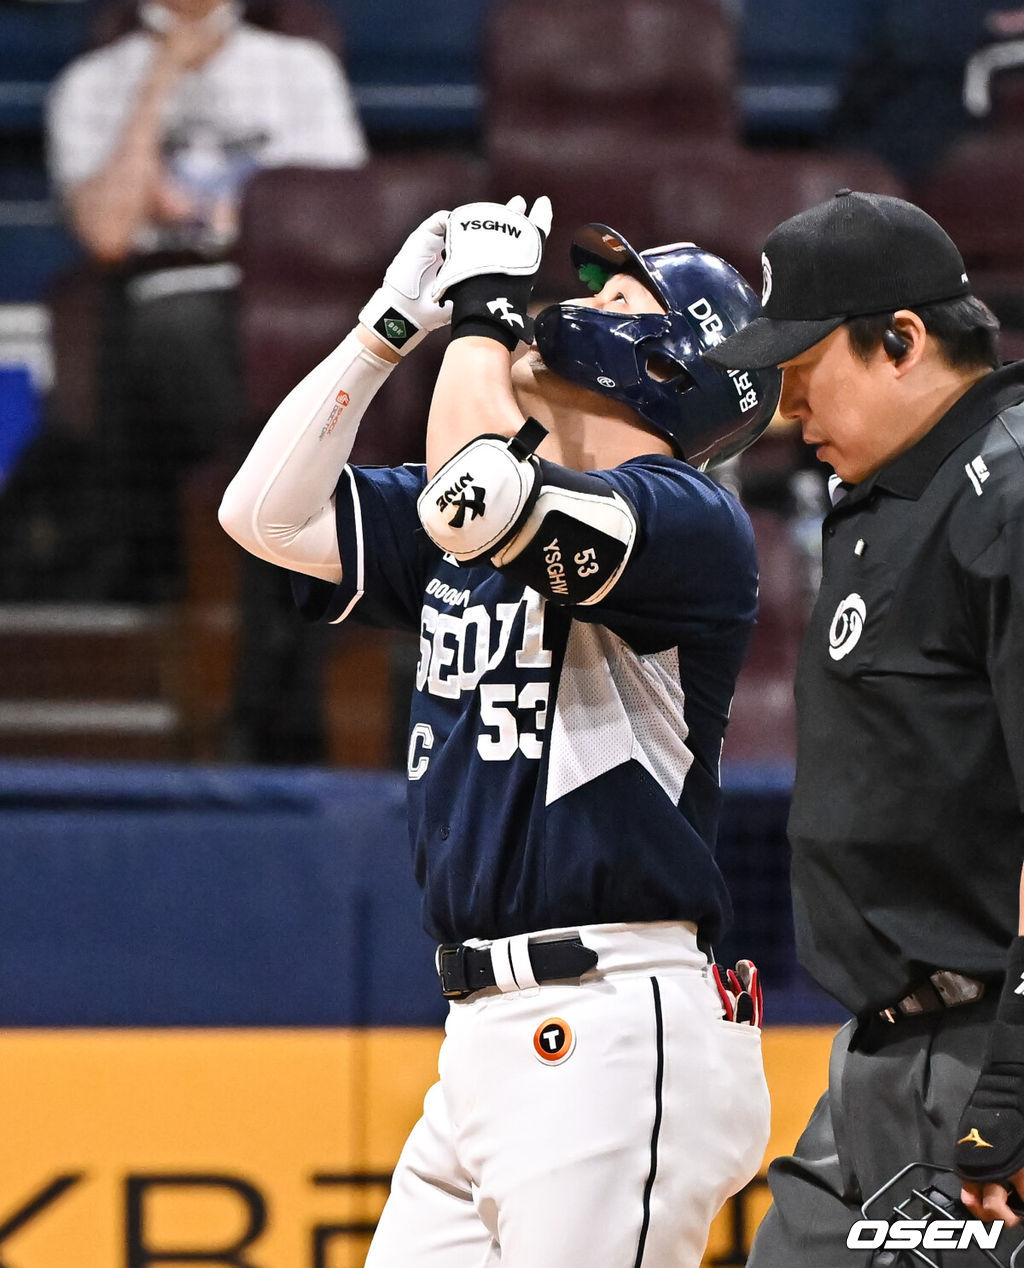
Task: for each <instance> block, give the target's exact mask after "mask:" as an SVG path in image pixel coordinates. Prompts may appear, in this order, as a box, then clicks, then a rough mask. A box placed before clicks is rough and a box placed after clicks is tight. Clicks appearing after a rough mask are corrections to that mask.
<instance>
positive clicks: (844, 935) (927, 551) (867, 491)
mask: <svg viewBox="0 0 1024 1268" xmlns="http://www.w3.org/2000/svg"><path fill="white" fill-rule="evenodd" d="M762 260H763V264H764V284H765V289H764V296H763V302H764V309H765V315H764V316H763V317H761V318H759V319H758V320H755V321H754V322H753V323H751V324H750V325H749V326H747V327H746V328H745V329H743V330H741V331H739V332H738V333H737V334H734V335H732V336H731V337H730V338H728V339H726V340H725V341H724V342H723V343H721V344H719V345H718V346H717V347H716V348H714V349H713V350H712V351H710V352H708V353H706V354H705V355H706V358H707V359H708V360H711V361H713V362H714V363H715V364H717V365H720V366H724V367H726V368H728V369H753V368H755V367H763V366H768V365H779V366H781V367H782V369H783V372H784V376H783V389H782V399H781V404H780V409H781V411H782V413H783V414H784V415H785V416H786V417H788V418H791V419H794V420H797V421H799V423H800V424H801V426H802V429H803V438H804V441H805V442H806V443H807V444H809V445H812V446H814V448H815V450H816V452H817V456H818V457H819V459H820V460H821V461H823V462H825V463H827V464H829V465H830V466H831V467H832V468H833V469H834V471H835V478H834V479H833V482H832V483H833V509H832V511H831V512H830V514H829V515H828V516H827V518H826V520H825V523H824V536H823V543H824V578H823V582H822V586H821V590H820V593H819V596H818V599H817V602H816V605H815V608H814V611H813V613H812V616H811V618H810V622H809V625H808V629H807V632H806V636H805V640H804V645H803V650H802V653H801V657H800V662H799V668H798V671H797V683H796V695H797V713H798V748H797V770H796V782H795V787H794V790H793V803H792V810H791V814H790V821H789V834H790V839H791V842H792V850H793V862H792V885H793V901H794V909H795V922H796V930H797V944H798V950H799V955H800V959H801V961H802V963H803V964H804V965H805V966H806V967H807V968H808V970H809V971H810V972H811V974H812V975H813V976H814V977H815V978H816V979H817V981H818V982H820V983H821V985H822V986H824V987H825V989H826V990H828V991H829V992H830V993H831V994H832V995H834V996H835V997H836V999H838V1000H839V1001H840V1002H841V1003H842V1004H844V1005H845V1006H846V1007H847V1008H848V1009H849V1010H850V1011H851V1013H852V1014H853V1015H854V1016H853V1020H852V1021H851V1022H850V1023H849V1024H848V1025H847V1026H845V1027H844V1028H843V1029H842V1030H841V1031H840V1033H839V1035H838V1036H837V1038H836V1041H835V1044H834V1047H833V1052H832V1059H831V1063H830V1071H829V1088H828V1091H827V1093H826V1094H825V1096H824V1097H823V1098H822V1099H821V1101H820V1102H819V1104H818V1106H817V1107H816V1109H815V1111H814V1114H813V1115H812V1117H811V1120H810V1122H809V1124H808V1126H807V1128H806V1130H805V1131H804V1133H803V1135H802V1136H801V1138H800V1140H799V1142H798V1143H797V1146H796V1150H795V1152H794V1154H793V1156H792V1157H785V1158H779V1159H777V1160H776V1161H775V1162H774V1163H773V1164H772V1166H771V1168H770V1171H769V1180H770V1184H771V1190H772V1196H773V1199H774V1202H773V1206H772V1208H771V1210H770V1211H769V1213H768V1215H767V1216H766V1218H765V1220H764V1222H763V1223H762V1225H761V1228H760V1229H759V1231H758V1234H757V1238H756V1240H755V1243H754V1248H753V1252H752V1256H751V1259H750V1261H749V1263H750V1265H751V1266H755V1265H756V1268H783V1266H785V1268H792V1266H793V1265H796V1266H798V1268H799V1266H803V1265H806V1266H807V1268H828V1266H835V1268H838V1266H840V1265H845V1264H853V1263H857V1262H862V1259H857V1258H856V1257H855V1256H852V1255H851V1254H850V1249H849V1247H850V1246H854V1245H863V1244H869V1243H863V1242H859V1241H858V1240H857V1234H856V1233H855V1232H854V1233H852V1234H851V1229H852V1227H853V1225H854V1222H855V1221H857V1220H860V1219H861V1218H862V1216H863V1215H874V1214H876V1213H879V1214H878V1217H879V1218H880V1219H883V1220H886V1219H892V1218H893V1209H894V1207H895V1208H898V1209H899V1211H900V1213H901V1214H904V1215H907V1216H913V1215H924V1214H926V1213H927V1212H926V1211H925V1210H924V1209H922V1208H920V1206H918V1207H915V1205H914V1203H915V1201H917V1200H918V1199H919V1197H920V1192H921V1190H922V1187H927V1186H928V1185H930V1184H931V1183H932V1181H934V1182H935V1183H936V1184H937V1185H938V1190H942V1189H943V1187H944V1188H945V1191H946V1192H948V1193H952V1195H953V1197H954V1200H955V1195H956V1194H957V1192H958V1190H959V1188H960V1181H958V1180H957V1179H956V1175H955V1174H954V1173H956V1172H958V1173H959V1176H960V1177H961V1180H962V1184H963V1192H962V1196H963V1201H964V1202H965V1203H966V1205H967V1207H968V1209H969V1210H970V1212H971V1213H972V1215H974V1216H980V1217H982V1218H984V1219H986V1220H991V1219H994V1218H998V1219H1004V1220H1006V1221H1007V1222H1008V1223H1015V1222H1016V1217H1015V1216H1014V1215H1013V1214H1012V1213H1011V1211H1010V1210H1009V1208H1008V1206H1007V1191H1008V1190H1012V1189H1013V1188H1016V1189H1017V1190H1018V1191H1019V1192H1020V1193H1022V1194H1024V1113H1022V1110H1024V998H1022V994H1024V986H1022V983H1024V938H1022V937H1021V936H1020V933H1021V932H1022V931H1024V925H1021V924H1020V918H1019V899H1018V894H1019V890H1020V875H1021V861H1022V858H1024V814H1022V804H1024V362H1017V363H1009V364H1006V365H1003V366H1000V365H999V359H998V355H997V350H996V337H997V329H998V323H997V321H996V319H995V318H994V317H993V315H992V314H991V313H990V312H989V310H988V309H987V308H986V307H985V305H984V304H982V303H981V302H980V301H979V300H978V299H977V298H975V297H974V296H973V295H972V293H971V288H970V283H969V281H968V277H967V274H966V272H965V270H964V264H963V260H962V259H961V257H960V253H959V252H958V250H957V248H956V247H955V245H954V244H953V242H952V241H951V240H950V238H949V237H948V236H947V235H946V233H945V232H944V231H943V230H942V229H941V228H940V226H939V225H938V224H936V222H935V221H934V220H933V219H932V218H931V217H930V216H928V215H926V214H925V213H924V212H923V211H921V210H920V209H919V208H917V207H915V206H913V205H912V204H910V203H907V202H904V201H902V200H901V199H897V198H889V197H882V196H879V195H875V194H866V193H853V192H851V191H850V190H840V191H839V193H838V194H836V195H835V197H834V198H832V199H829V200H828V201H827V202H825V203H822V204H820V205H818V206H816V207H812V208H810V209H809V210H808V211H804V212H801V213H800V214H799V215H796V216H793V217H792V218H791V219H789V220H786V221H785V222H783V223H782V224H781V225H779V226H778V227H777V228H776V229H775V230H773V232H772V233H771V234H770V235H769V237H768V239H767V242H766V243H765V249H764V255H763V257H762ZM914 1164H917V1165H916V1166H915V1165H914ZM922 1174H923V1177H924V1178H922ZM915 1189H916V1190H917V1191H918V1198H917V1199H915V1197H914V1193H913V1191H914V1190H915ZM938 1190H937V1191H938ZM873 1199H877V1201H875V1203H874V1205H873ZM862 1208H864V1209H863V1210H862ZM955 1214H956V1211H955V1210H954V1215H955ZM965 1214H966V1213H965V1212H964V1211H963V1209H962V1208H960V1209H959V1215H960V1217H963V1216H964V1215H965ZM1000 1237H1001V1239H1003V1240H1005V1242H1006V1243H1007V1244H1009V1243H1016V1241H1017V1240H1018V1238H1019V1234H1016V1233H1011V1232H1009V1231H1007V1230H1004V1232H1003V1233H1002V1234H1001V1235H1000ZM999 1245H1000V1249H1001V1250H1002V1248H1003V1247H1002V1241H1000V1243H999ZM970 1253H973V1252H967V1254H968V1258H964V1259H963V1262H964V1264H965V1265H966V1263H968V1262H973V1261H972V1260H970V1259H969V1255H970ZM883 1260H884V1262H895V1260H894V1259H893V1257H892V1256H891V1255H889V1256H887V1257H886V1256H885V1255H884V1254H883V1257H882V1258H879V1259H876V1261H875V1262H877V1263H881V1262H883ZM951 1262H954V1263H956V1264H959V1263H960V1262H961V1254H960V1253H957V1254H954V1255H953V1256H952V1259H951ZM986 1262H991V1261H988V1260H987V1261H986ZM999 1262H1005V1259H1004V1258H1000V1260H999Z"/></svg>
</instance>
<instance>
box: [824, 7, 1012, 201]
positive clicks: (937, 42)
mask: <svg viewBox="0 0 1024 1268" xmlns="http://www.w3.org/2000/svg"><path fill="white" fill-rule="evenodd" d="M864 30H865V37H864V42H863V47H862V50H861V53H860V55H859V56H858V57H857V58H856V59H855V61H854V63H853V65H852V66H851V68H850V73H849V76H848V79H847V83H846V85H845V89H844V91H843V94H842V98H841V100H840V103H839V106H838V107H837V110H836V113H835V116H834V118H833V121H832V126H831V129H830V134H829V137H828V140H829V141H830V143H831V144H833V145H836V146H841V147H843V148H845V149H859V150H867V151H869V152H871V153H873V154H876V155H878V156H879V157H880V158H882V159H884V160H885V161H886V162H887V163H889V164H890V165H891V166H892V167H893V168H894V169H895V170H896V171H897V172H898V173H899V174H900V175H901V176H903V178H904V179H905V180H907V181H910V182H913V181H916V180H918V179H920V178H921V177H922V176H924V175H925V174H926V173H927V172H928V171H929V170H930V169H931V168H932V167H933V166H934V165H935V163H937V162H938V160H939V159H940V158H941V157H942V155H943V154H944V153H945V151H946V149H947V147H948V146H949V145H950V144H951V143H952V142H953V141H954V140H955V139H956V137H957V136H959V135H960V134H961V133H962V132H963V131H964V130H965V129H966V128H967V127H969V126H970V125H971V118H970V116H969V115H968V113H967V111H966V110H965V108H964V101H963V87H964V68H965V65H966V63H967V60H968V58H969V57H970V56H971V54H972V53H973V52H974V51H975V50H976V49H977V48H979V47H980V46H982V45H986V44H992V43H995V42H997V41H999V40H1003V39H1012V38H1016V37H1018V36H1019V35H1020V34H1021V32H1022V30H1024V7H1022V6H1021V5H1020V4H1019V3H1006V4H999V3H998V0H901V3H899V4H892V3H891V0H865V4H864Z"/></svg>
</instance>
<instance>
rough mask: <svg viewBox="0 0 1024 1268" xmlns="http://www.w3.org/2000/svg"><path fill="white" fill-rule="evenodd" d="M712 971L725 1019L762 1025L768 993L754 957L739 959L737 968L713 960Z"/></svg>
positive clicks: (746, 1024)
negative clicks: (762, 990)
mask: <svg viewBox="0 0 1024 1268" xmlns="http://www.w3.org/2000/svg"><path fill="white" fill-rule="evenodd" d="M711 973H712V976H713V977H714V979H715V985H716V986H717V987H718V997H719V999H720V1000H721V1001H722V1012H723V1014H724V1016H725V1020H726V1021H735V1022H739V1023H740V1025H745V1026H760V1025H761V1019H762V1017H763V1016H764V997H763V995H762V993H761V981H760V978H759V977H758V973H757V965H756V964H755V963H754V962H753V960H737V961H736V967H735V969H725V968H722V966H721V965H719V964H712V966H711Z"/></svg>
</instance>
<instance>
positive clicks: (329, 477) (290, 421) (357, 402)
mask: <svg viewBox="0 0 1024 1268" xmlns="http://www.w3.org/2000/svg"><path fill="white" fill-rule="evenodd" d="M393 369H394V365H393V364H392V363H391V362H390V361H385V360H384V359H383V358H381V357H378V356H377V355H376V354H375V353H373V352H371V351H370V349H369V348H367V347H366V346H365V345H364V344H363V343H361V342H360V341H359V339H358V338H357V337H356V335H355V334H350V335H348V336H347V338H345V339H344V340H343V341H342V342H341V343H340V344H339V345H338V347H337V348H335V349H334V351H333V352H332V353H331V354H330V356H328V357H326V358H325V359H324V360H323V361H321V362H320V364H319V365H318V366H317V367H316V369H315V370H311V371H310V372H309V374H307V375H306V377H305V378H304V379H303V380H302V382H301V383H299V384H298V386H296V387H294V388H292V390H291V391H290V392H289V393H288V395H287V396H286V397H285V398H284V400H283V401H282V402H281V404H280V405H279V406H278V407H277V409H276V410H275V411H274V412H273V414H272V415H271V416H270V419H269V420H268V422H267V425H266V426H265V427H264V428H263V431H262V432H260V435H259V438H258V439H257V441H256V443H255V444H254V445H253V447H252V449H251V450H250V452H249V456H248V457H247V458H246V460H245V462H244V463H243V464H242V466H241V468H240V469H239V471H238V474H237V475H236V476H235V478H234V479H233V480H232V481H231V483H230V484H229V485H228V487H227V490H226V491H225V493H224V497H223V500H222V501H221V504H220V512H219V518H220V522H221V525H222V527H223V528H224V530H225V532H226V533H228V534H229V535H230V536H231V537H233V538H234V539H235V541H236V542H238V543H239V545H241V546H244V547H245V549H246V550H248V551H250V552H251V553H252V554H254V555H258V556H259V557H260V558H261V559H266V560H269V562H270V563H273V564H279V565H280V566H281V567H282V568H289V569H292V570H293V571H295V572H304V573H307V574H308V575H309V576H311V577H319V578H321V579H322V580H324V581H331V582H334V583H335V584H336V583H337V582H339V581H340V580H341V559H340V557H339V554H338V535H337V531H336V529H335V524H334V489H335V486H336V485H337V483H338V478H339V476H340V475H341V472H342V470H343V469H344V467H345V464H346V463H347V462H348V458H349V454H351V452H352V445H353V443H354V442H355V438H356V431H357V429H358V426H359V421H360V419H361V418H362V416H363V414H364V412H365V410H366V407H367V406H368V405H369V404H370V402H371V401H372V400H373V398H374V396H375V395H376V393H377V392H378V390H379V389H380V387H381V385H382V384H383V383H384V380H385V379H386V378H387V377H388V375H389V374H390V372H391V371H392V370H393Z"/></svg>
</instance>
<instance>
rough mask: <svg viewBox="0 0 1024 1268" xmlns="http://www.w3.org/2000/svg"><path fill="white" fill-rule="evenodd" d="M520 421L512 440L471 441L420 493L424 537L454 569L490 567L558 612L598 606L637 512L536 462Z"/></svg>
mask: <svg viewBox="0 0 1024 1268" xmlns="http://www.w3.org/2000/svg"><path fill="white" fill-rule="evenodd" d="M545 435H546V432H545V429H544V428H543V427H542V426H541V425H540V423H538V422H537V421H536V420H535V419H532V418H531V419H527V421H526V423H525V424H524V425H523V427H522V428H521V429H520V431H519V432H518V434H517V435H515V436H514V437H513V438H512V439H511V440H506V439H505V438H504V437H503V436H478V437H477V439H476V440H473V441H470V443H469V444H468V445H466V446H465V447H464V448H462V449H460V450H459V452H458V453H457V454H455V456H454V457H453V458H450V459H449V460H448V461H447V462H446V463H445V464H444V466H443V467H442V468H441V469H440V471H438V473H437V474H436V475H435V476H434V478H433V479H432V480H430V481H428V483H427V484H426V486H425V487H424V489H423V491H422V492H421V493H420V496H419V499H418V502H417V510H418V511H419V517H420V522H421V523H422V524H423V527H424V529H425V530H426V532H427V535H428V536H429V537H430V539H431V541H433V542H434V544H435V545H437V546H439V547H440V548H441V550H444V551H447V552H448V554H450V555H452V556H454V558H455V559H457V560H458V562H459V563H460V564H474V563H479V562H481V561H482V560H483V559H489V560H490V561H491V563H492V564H494V566H495V567H496V568H500V569H502V571H504V572H507V573H509V574H511V575H512V576H513V577H515V578H516V579H517V580H519V581H522V582H523V584H524V585H528V586H530V587H531V588H532V589H534V590H536V591H538V593H540V594H542V595H544V596H545V597H546V598H548V599H552V600H554V601H555V602H556V603H581V604H587V603H598V602H599V601H600V600H601V599H603V598H604V597H605V596H606V595H607V594H608V592H609V591H610V590H611V588H612V586H613V585H614V584H615V582H616V581H617V580H618V579H619V577H620V576H621V574H622V570H623V568H624V567H625V566H626V562H627V560H628V559H629V556H630V553H631V551H632V549H633V544H634V542H635V540H636V523H637V521H636V513H635V512H634V510H633V507H632V506H631V505H630V503H629V502H627V501H626V499H625V498H624V497H622V496H621V494H619V493H617V492H616V491H615V490H614V489H612V488H610V487H609V485H608V484H607V483H606V482H605V481H604V480H602V479H601V478H600V476H594V475H589V474H586V473H584V472H579V471H570V470H568V469H567V468H565V467H560V466H558V465H557V464H556V463H553V462H546V461H544V460H543V459H540V458H537V457H536V455H535V454H534V452H533V451H534V449H535V448H536V447H537V445H538V444H540V442H541V440H542V439H543V438H544V436H545Z"/></svg>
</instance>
